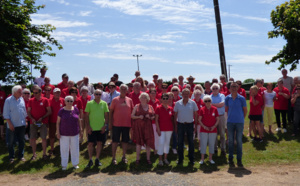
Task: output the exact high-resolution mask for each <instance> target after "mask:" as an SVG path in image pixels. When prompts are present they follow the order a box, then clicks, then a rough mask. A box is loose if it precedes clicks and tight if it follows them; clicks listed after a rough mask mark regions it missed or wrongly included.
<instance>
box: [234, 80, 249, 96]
mask: <svg viewBox="0 0 300 186" xmlns="http://www.w3.org/2000/svg"><path fill="white" fill-rule="evenodd" d="M236 83H237V84H238V85H239V89H238V94H239V95H241V96H243V97H244V98H245V99H247V95H246V91H245V89H243V88H242V81H241V80H237V81H236Z"/></svg>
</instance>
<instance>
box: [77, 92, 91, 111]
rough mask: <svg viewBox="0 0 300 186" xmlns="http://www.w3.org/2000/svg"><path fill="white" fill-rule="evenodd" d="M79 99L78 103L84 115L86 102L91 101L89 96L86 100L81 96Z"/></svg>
mask: <svg viewBox="0 0 300 186" xmlns="http://www.w3.org/2000/svg"><path fill="white" fill-rule="evenodd" d="M79 99H80V101H81V103H82V109H83V113H86V112H85V107H86V104H87V102H88V101H91V96H89V95H88V96H87V98H86V99H83V98H82V96H80V97H79Z"/></svg>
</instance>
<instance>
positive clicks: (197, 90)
mask: <svg viewBox="0 0 300 186" xmlns="http://www.w3.org/2000/svg"><path fill="white" fill-rule="evenodd" d="M197 93H200V95H201V94H202V93H203V92H201V90H199V89H196V90H195V91H194V93H193V94H194V96H195V95H196V94H197Z"/></svg>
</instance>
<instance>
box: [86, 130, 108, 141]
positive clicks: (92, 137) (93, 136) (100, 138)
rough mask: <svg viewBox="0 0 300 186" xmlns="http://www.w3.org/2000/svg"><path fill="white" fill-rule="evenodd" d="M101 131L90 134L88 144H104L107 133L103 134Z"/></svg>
mask: <svg viewBox="0 0 300 186" xmlns="http://www.w3.org/2000/svg"><path fill="white" fill-rule="evenodd" d="M101 132H102V131H101V130H98V131H92V134H88V142H89V143H95V142H103V140H104V139H105V136H106V133H105V132H104V133H103V134H102V133H101Z"/></svg>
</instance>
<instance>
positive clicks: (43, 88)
mask: <svg viewBox="0 0 300 186" xmlns="http://www.w3.org/2000/svg"><path fill="white" fill-rule="evenodd" d="M46 86H49V87H51V93H50V94H53V90H54V89H55V86H54V85H51V84H49V85H42V87H41V89H42V93H43V94H45V87H46Z"/></svg>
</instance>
